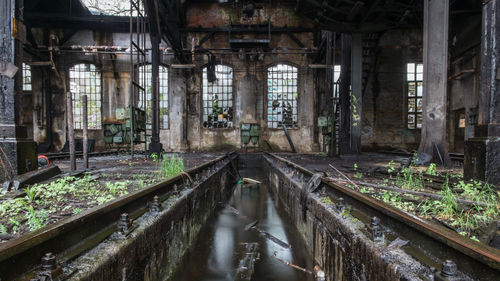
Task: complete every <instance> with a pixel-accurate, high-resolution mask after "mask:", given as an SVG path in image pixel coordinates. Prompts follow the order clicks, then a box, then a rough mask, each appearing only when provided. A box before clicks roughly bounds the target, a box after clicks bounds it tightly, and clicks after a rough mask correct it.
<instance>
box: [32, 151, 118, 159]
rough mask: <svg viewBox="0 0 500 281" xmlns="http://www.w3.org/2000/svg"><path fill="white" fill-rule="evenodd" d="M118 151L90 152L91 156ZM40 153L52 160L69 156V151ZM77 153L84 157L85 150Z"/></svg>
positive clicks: (105, 154)
mask: <svg viewBox="0 0 500 281" xmlns="http://www.w3.org/2000/svg"><path fill="white" fill-rule="evenodd" d="M118 153H119V151H98V152H89V157H95V156H107V155H116V154H118ZM40 155H44V156H46V157H47V158H48V159H49V160H50V161H53V160H61V159H67V158H69V152H53V153H45V154H40ZM75 155H76V157H82V156H83V152H76V153H75Z"/></svg>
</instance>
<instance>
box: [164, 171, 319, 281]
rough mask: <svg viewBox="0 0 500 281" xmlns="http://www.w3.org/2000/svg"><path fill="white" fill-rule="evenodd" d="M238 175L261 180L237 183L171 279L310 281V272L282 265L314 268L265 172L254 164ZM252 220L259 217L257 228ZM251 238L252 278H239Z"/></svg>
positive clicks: (186, 280) (188, 280)
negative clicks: (250, 184) (254, 257)
mask: <svg viewBox="0 0 500 281" xmlns="http://www.w3.org/2000/svg"><path fill="white" fill-rule="evenodd" d="M240 173H241V176H242V177H250V178H252V179H256V180H259V181H261V182H262V184H260V185H258V186H253V187H242V186H241V185H238V186H237V187H236V188H235V190H234V194H233V196H232V197H231V199H230V200H229V202H227V204H226V206H225V207H223V208H221V210H220V211H219V212H218V213H217V214H216V215H215V216H214V217H213V218H212V219H210V220H209V221H208V223H207V224H206V226H205V227H204V228H203V229H202V230H201V232H200V234H199V239H198V241H197V242H196V245H195V246H194V248H193V251H192V253H191V255H190V257H189V258H188V259H187V260H186V264H185V265H184V266H182V269H181V272H179V273H178V275H177V276H176V277H175V278H174V279H173V280H179V281H181V280H182V281H230V280H255V281H257V280H258V281H267V280H269V281H271V280H273V281H279V280H284V281H285V280H286V281H309V280H311V281H312V280H314V278H313V276H312V274H310V273H307V272H303V271H300V270H298V269H295V268H293V267H292V266H290V265H287V264H285V263H284V262H289V263H292V264H294V265H297V266H300V267H302V268H305V269H307V270H309V271H312V270H313V267H314V264H313V262H312V258H311V256H310V254H309V252H308V250H307V248H306V245H305V244H304V242H303V241H302V239H301V238H300V235H299V233H298V232H297V230H296V228H295V226H294V225H293V224H292V223H291V222H288V221H287V217H286V214H285V213H284V212H280V211H279V210H278V208H276V204H275V203H276V202H274V200H273V198H272V197H271V196H270V194H269V192H268V189H267V185H266V181H265V178H264V176H263V175H264V173H261V172H260V171H259V169H253V168H247V169H243V170H240ZM255 221H258V223H257V224H256V225H255V227H254V228H250V229H248V226H249V225H250V224H251V223H252V222H255ZM246 229H248V230H246ZM259 230H260V232H259ZM264 232H267V233H268V234H270V235H271V236H269V235H266V234H263V233H264ZM274 238H277V239H279V240H280V241H277V240H276V239H274ZM254 242H256V243H258V249H257V252H258V253H257V254H258V256H259V258H258V259H257V260H256V261H255V263H254V271H253V274H252V275H251V279H242V278H241V276H240V275H239V274H238V272H237V270H238V268H239V267H240V270H241V266H240V261H241V260H242V259H243V258H244V257H245V254H246V252H248V250H247V249H246V245H248V244H246V243H254ZM285 243H286V244H288V245H290V247H287V246H286V244H285ZM245 266H247V264H245Z"/></svg>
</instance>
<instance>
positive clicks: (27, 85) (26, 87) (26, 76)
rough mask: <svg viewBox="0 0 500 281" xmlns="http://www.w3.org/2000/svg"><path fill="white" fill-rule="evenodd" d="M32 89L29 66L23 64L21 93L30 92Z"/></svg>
mask: <svg viewBox="0 0 500 281" xmlns="http://www.w3.org/2000/svg"><path fill="white" fill-rule="evenodd" d="M32 89H33V88H32V85H31V66H30V65H28V64H25V63H23V91H25V92H30V91H31V90H32Z"/></svg>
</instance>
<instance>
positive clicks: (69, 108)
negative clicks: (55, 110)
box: [66, 92, 76, 171]
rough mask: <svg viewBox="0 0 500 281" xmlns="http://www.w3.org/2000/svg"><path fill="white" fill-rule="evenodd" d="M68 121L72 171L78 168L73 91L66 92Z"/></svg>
mask: <svg viewBox="0 0 500 281" xmlns="http://www.w3.org/2000/svg"><path fill="white" fill-rule="evenodd" d="M66 121H67V124H68V139H67V140H66V141H67V142H68V143H69V162H70V168H71V171H74V170H76V157H75V138H74V127H73V102H72V97H71V92H66Z"/></svg>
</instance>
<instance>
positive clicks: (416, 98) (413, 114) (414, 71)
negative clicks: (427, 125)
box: [407, 63, 424, 129]
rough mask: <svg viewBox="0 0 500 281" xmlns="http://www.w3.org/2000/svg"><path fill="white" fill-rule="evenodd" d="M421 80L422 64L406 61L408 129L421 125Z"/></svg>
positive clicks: (422, 76)
mask: <svg viewBox="0 0 500 281" xmlns="http://www.w3.org/2000/svg"><path fill="white" fill-rule="evenodd" d="M423 80H424V65H423V64H421V63H408V64H407V81H408V92H407V98H408V129H417V128H421V127H422V106H423V102H422V95H423Z"/></svg>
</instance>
